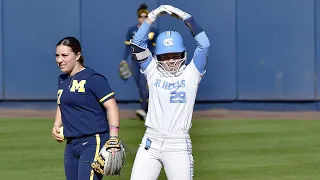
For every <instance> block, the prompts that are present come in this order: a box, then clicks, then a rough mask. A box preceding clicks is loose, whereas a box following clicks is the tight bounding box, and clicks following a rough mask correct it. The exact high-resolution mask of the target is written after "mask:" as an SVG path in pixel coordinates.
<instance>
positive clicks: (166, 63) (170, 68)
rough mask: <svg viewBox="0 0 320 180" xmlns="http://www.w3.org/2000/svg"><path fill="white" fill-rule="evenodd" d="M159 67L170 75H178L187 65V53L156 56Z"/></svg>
mask: <svg viewBox="0 0 320 180" xmlns="http://www.w3.org/2000/svg"><path fill="white" fill-rule="evenodd" d="M156 59H157V63H158V66H159V67H160V68H161V69H162V70H164V71H166V72H168V73H170V74H175V73H177V72H178V71H179V70H180V68H181V67H182V66H183V65H184V64H185V61H186V52H185V51H183V52H181V53H166V54H161V55H156Z"/></svg>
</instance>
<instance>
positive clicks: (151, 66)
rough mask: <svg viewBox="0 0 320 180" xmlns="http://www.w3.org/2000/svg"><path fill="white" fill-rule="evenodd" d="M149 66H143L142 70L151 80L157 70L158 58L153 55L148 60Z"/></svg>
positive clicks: (148, 79)
mask: <svg viewBox="0 0 320 180" xmlns="http://www.w3.org/2000/svg"><path fill="white" fill-rule="evenodd" d="M148 62H149V63H148V66H147V67H146V68H144V69H143V68H141V69H140V72H141V73H142V74H143V75H144V76H145V77H146V79H147V81H150V79H151V78H152V76H153V74H154V73H155V72H156V70H157V63H156V60H155V59H154V58H152V57H150V59H149V60H148Z"/></svg>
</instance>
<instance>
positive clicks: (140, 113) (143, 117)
mask: <svg viewBox="0 0 320 180" xmlns="http://www.w3.org/2000/svg"><path fill="white" fill-rule="evenodd" d="M136 115H137V116H138V117H139V119H140V120H141V121H145V120H146V117H147V113H146V112H145V111H144V110H143V109H139V110H136Z"/></svg>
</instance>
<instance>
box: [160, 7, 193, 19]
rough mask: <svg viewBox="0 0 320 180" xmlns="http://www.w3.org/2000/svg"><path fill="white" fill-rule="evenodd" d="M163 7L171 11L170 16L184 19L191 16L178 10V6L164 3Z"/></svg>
mask: <svg viewBox="0 0 320 180" xmlns="http://www.w3.org/2000/svg"><path fill="white" fill-rule="evenodd" d="M164 7H165V9H166V10H167V11H169V12H170V13H171V15H172V16H175V17H176V18H178V19H181V20H186V19H188V18H189V17H191V15H190V14H188V13H186V12H184V11H182V10H180V9H179V8H176V7H173V6H170V5H164Z"/></svg>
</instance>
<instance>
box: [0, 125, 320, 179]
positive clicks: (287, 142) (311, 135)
mask: <svg viewBox="0 0 320 180" xmlns="http://www.w3.org/2000/svg"><path fill="white" fill-rule="evenodd" d="M52 124H53V122H52V120H44V119H35V120H34V119H33V120H31V119H1V120H0V137H1V138H0V149H1V154H0V179H1V180H11V179H23V180H40V179H41V180H62V179H65V178H64V170H63V169H64V168H63V150H64V144H59V143H57V142H56V141H55V140H53V138H52V137H51V128H52ZM121 126H122V127H121V135H120V136H121V139H122V140H123V141H124V142H125V143H126V144H127V146H128V147H129V148H130V150H131V151H132V152H133V153H135V152H136V150H137V148H138V145H139V143H140V140H141V138H142V136H143V133H144V127H143V123H142V122H140V121H135V120H122V121H121ZM191 138H192V141H193V154H194V158H195V174H194V175H195V177H194V179H196V180H200V179H201V180H204V179H210V180H211V179H212V180H270V179H272V180H289V179H290V180H318V179H320V173H319V169H320V163H319V162H320V143H319V139H320V121H302V120H301V121H298V120H294V121H293V120H292V121H290V120H278V121H276V120H214V121H210V120H195V121H193V127H192V130H191ZM133 159H134V154H133V155H131V156H128V158H127V162H126V164H125V166H124V169H123V179H125V180H127V179H129V176H130V172H131V168H132V163H133ZM177 173H179V172H177ZM104 179H121V178H120V177H112V178H109V177H106V178H104ZM159 179H161V180H164V179H166V177H165V174H164V172H163V171H162V172H161V176H160V178H159Z"/></svg>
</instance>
